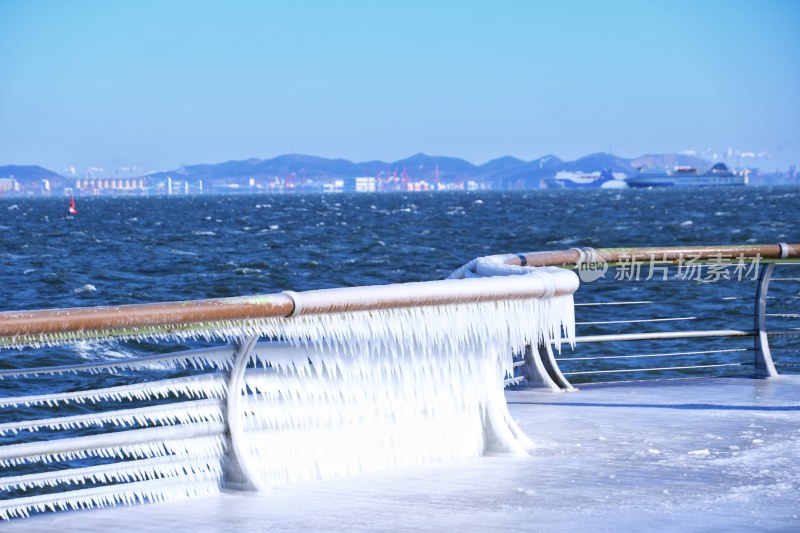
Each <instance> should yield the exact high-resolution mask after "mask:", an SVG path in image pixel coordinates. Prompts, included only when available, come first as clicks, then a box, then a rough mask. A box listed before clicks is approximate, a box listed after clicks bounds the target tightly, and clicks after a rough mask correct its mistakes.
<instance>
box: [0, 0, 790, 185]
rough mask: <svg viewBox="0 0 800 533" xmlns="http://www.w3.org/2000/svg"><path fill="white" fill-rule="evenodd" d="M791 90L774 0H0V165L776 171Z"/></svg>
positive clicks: (786, 9)
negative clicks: (328, 164) (608, 161)
mask: <svg viewBox="0 0 800 533" xmlns="http://www.w3.org/2000/svg"><path fill="white" fill-rule="evenodd" d="M798 94H800V2H797V1H793V0H787V1H779V0H753V1H750V0H725V1H711V0H692V1H680V0H670V1H663V2H662V1H655V0H653V1H645V0H641V1H610V0H603V1H596V2H588V1H574V0H573V1H570V0H565V1H503V0H497V1H492V2H489V1H487V2H470V1H468V0H460V1H457V2H447V1H441V2H416V1H403V2H396V3H395V2H392V3H390V2H378V1H370V2H367V1H364V2H356V1H337V2H324V1H319V2H314V1H293V2H288V1H287V2H267V1H253V2H249V1H236V2H223V1H219V2H210V1H201V0H190V1H178V0H173V1H167V0H164V1H150V0H140V1H128V2H123V1H80V0H71V1H44V0H0V165H1V164H40V165H43V166H46V167H48V168H51V169H53V170H57V171H63V170H64V169H66V168H68V167H70V166H74V167H76V169H77V170H78V172H79V173H81V172H83V170H85V169H86V168H87V167H90V166H95V167H102V168H104V169H106V170H107V171H109V170H110V169H115V168H123V167H130V166H133V165H136V166H138V167H140V168H143V169H147V170H156V169H170V168H175V167H177V166H179V165H181V164H193V163H214V162H220V161H226V160H230V159H246V158H250V157H257V158H267V157H274V156H276V155H280V154H284V153H292V152H294V153H305V154H313V155H319V156H323V157H342V158H347V159H351V160H356V161H364V160H371V159H382V160H389V161H391V160H397V159H400V158H403V157H407V156H409V155H412V154H414V153H417V152H425V153H428V154H435V155H449V156H456V157H463V158H465V159H467V160H469V161H472V162H473V163H483V162H485V161H488V160H490V159H492V158H496V157H499V156H503V155H512V156H516V157H519V158H521V159H526V160H530V159H534V158H536V157H539V156H542V155H546V154H555V155H557V156H559V157H561V158H564V159H572V158H576V157H579V156H581V155H585V154H588V153H591V152H599V151H603V152H605V151H609V150H611V151H612V152H613V153H615V154H618V155H621V156H624V157H634V156H638V155H642V154H645V153H658V152H675V151H690V150H694V151H695V152H697V153H698V154H703V153H705V154H706V155H708V156H710V154H712V153H717V154H720V155H725V154H726V152H727V155H728V161H729V162H732V163H736V160H737V159H738V160H739V161H740V162H741V163H742V164H744V163H748V164H750V162H751V161H752V162H754V163H756V164H758V166H761V167H762V168H768V169H775V168H786V167H788V165H790V164H796V163H798V162H800V98H798V96H797V95H798ZM729 150H730V151H729ZM728 151H729V152H728ZM750 154H756V155H759V154H760V156H759V157H758V158H757V159H750Z"/></svg>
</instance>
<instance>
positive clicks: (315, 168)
mask: <svg viewBox="0 0 800 533" xmlns="http://www.w3.org/2000/svg"><path fill="white" fill-rule="evenodd" d="M674 165H688V166H696V167H701V168H703V167H709V166H711V164H710V163H709V162H708V161H705V160H703V159H700V158H697V157H693V156H687V155H681V154H648V155H643V156H640V157H636V158H632V159H626V158H623V157H619V156H615V155H613V154H608V153H596V154H590V155H587V156H584V157H581V158H580V159H576V160H574V161H564V160H562V159H559V158H558V157H556V156H554V155H546V156H543V157H540V158H538V159H534V160H533V161H523V160H521V159H517V158H515V157H508V156H507V157H501V158H498V159H493V160H492V161H489V162H487V163H484V164H482V165H474V164H472V163H470V162H469V161H466V160H464V159H459V158H456V157H444V156H431V155H426V154H416V155H413V156H411V157H408V158H406V159H401V160H399V161H394V162H385V161H366V162H362V163H354V162H352V161H348V160H346V159H326V158H323V157H315V156H309V155H296V154H289V155H281V156H278V157H274V158H272V159H247V160H244V161H227V162H224V163H217V164H200V165H189V166H183V167H181V168H178V169H174V170H169V171H163V172H156V173H151V174H146V175H144V176H140V177H141V178H143V179H145V180H146V181H148V182H157V181H161V180H164V179H165V178H166V177H167V176H170V177H172V178H174V179H181V180H187V181H196V180H203V181H207V182H211V183H213V182H229V183H235V182H244V181H247V180H250V179H256V180H263V179H267V178H270V177H279V178H286V177H287V176H291V175H295V176H297V177H303V178H307V179H315V180H324V179H340V178H352V177H356V176H385V177H386V176H392V175H397V176H402V175H406V176H408V177H409V178H411V179H413V180H422V179H424V180H427V181H432V180H433V179H435V177H436V175H437V172H438V176H439V177H440V179H441V180H442V181H453V180H464V181H466V180H474V181H477V182H482V183H488V184H490V185H491V187H492V188H494V189H507V188H536V187H538V186H539V183H540V181H541V180H542V179H543V178H548V177H552V176H555V174H556V173H557V172H559V171H572V172H595V171H600V170H605V169H608V170H611V171H612V172H622V173H625V174H628V175H632V174H635V173H636V170H637V168H638V167H641V166H648V167H662V166H668V167H671V166H674ZM7 177H13V178H15V179H16V180H17V181H19V182H21V183H25V182H31V181H35V180H42V179H49V180H53V181H62V180H68V179H70V178H68V177H65V176H62V175H59V174H58V173H56V172H53V171H51V170H48V169H45V168H42V167H38V166H18V165H9V166H0V178H7ZM97 177H102V176H97ZM109 177H111V176H109Z"/></svg>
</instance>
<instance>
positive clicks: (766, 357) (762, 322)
mask: <svg viewBox="0 0 800 533" xmlns="http://www.w3.org/2000/svg"><path fill="white" fill-rule="evenodd" d="M778 246H779V247H780V258H781V259H787V258H788V257H789V255H790V253H791V248H790V246H789V245H788V244H785V243H780V244H779V245H778ZM774 268H775V264H774V263H768V264H766V265H765V266H764V267H763V268H762V269H761V271H760V272H759V275H758V286H757V288H756V302H755V312H754V336H753V344H754V346H753V348H754V352H753V357H754V363H755V375H756V377H761V378H771V377H775V376H777V375H778V372H777V371H776V370H775V364H774V363H773V362H772V353H771V352H770V350H769V337H768V336H767V291H768V290H769V280H770V278H771V277H772V271H773V269H774Z"/></svg>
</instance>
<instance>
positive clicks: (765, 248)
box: [504, 244, 800, 266]
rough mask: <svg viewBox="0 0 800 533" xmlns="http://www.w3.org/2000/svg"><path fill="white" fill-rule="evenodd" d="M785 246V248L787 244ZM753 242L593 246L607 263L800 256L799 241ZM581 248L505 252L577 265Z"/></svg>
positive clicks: (514, 258)
mask: <svg viewBox="0 0 800 533" xmlns="http://www.w3.org/2000/svg"><path fill="white" fill-rule="evenodd" d="M784 247H785V248H784ZM784 247H782V246H781V245H779V244H753V245H740V246H685V247H677V246H669V247H652V248H598V249H594V250H592V252H594V253H595V254H596V255H597V256H598V258H599V259H602V260H603V261H605V262H606V263H617V262H621V261H629V262H632V261H639V262H642V261H645V260H646V261H648V262H649V261H650V260H651V259H653V260H655V261H678V260H682V259H691V258H694V259H696V260H706V259H708V260H714V259H718V258H720V257H723V258H738V257H743V258H746V259H755V258H759V259H760V260H770V259H778V260H780V259H783V258H782V257H781V254H782V252H783V251H784V250H785V252H786V254H787V255H788V257H789V258H792V259H794V258H800V244H786V245H784ZM581 255H582V250H580V249H578V248H572V249H570V250H555V251H550V252H529V253H526V254H516V255H515V254H509V255H508V256H505V257H504V259H506V261H505V262H506V264H513V265H523V266H562V265H576V264H577V263H578V261H580V260H581Z"/></svg>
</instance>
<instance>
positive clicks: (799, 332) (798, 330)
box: [767, 328, 800, 335]
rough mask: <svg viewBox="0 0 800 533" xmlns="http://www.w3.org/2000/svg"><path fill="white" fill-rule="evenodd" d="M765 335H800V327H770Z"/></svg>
mask: <svg viewBox="0 0 800 533" xmlns="http://www.w3.org/2000/svg"><path fill="white" fill-rule="evenodd" d="M767 335H800V328H790V329H771V330H768V331H767Z"/></svg>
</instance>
